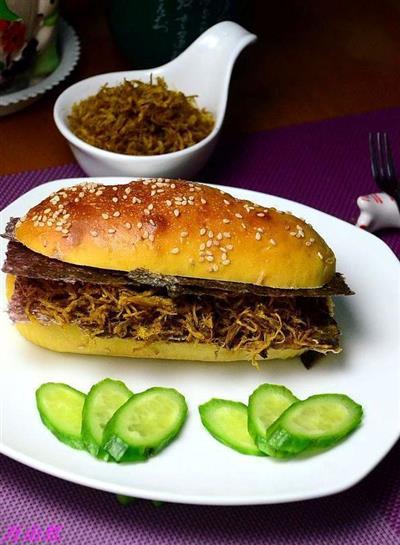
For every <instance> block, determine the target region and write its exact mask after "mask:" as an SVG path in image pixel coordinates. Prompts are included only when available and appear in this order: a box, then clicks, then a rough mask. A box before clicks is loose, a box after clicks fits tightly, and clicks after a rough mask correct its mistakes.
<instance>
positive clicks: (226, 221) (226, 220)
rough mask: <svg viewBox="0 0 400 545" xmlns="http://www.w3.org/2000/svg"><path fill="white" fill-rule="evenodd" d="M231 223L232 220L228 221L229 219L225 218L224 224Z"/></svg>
mask: <svg viewBox="0 0 400 545" xmlns="http://www.w3.org/2000/svg"><path fill="white" fill-rule="evenodd" d="M230 222H231V220H228V219H227V218H224V219H223V220H222V223H230Z"/></svg>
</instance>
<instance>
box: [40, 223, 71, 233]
mask: <svg viewBox="0 0 400 545" xmlns="http://www.w3.org/2000/svg"><path fill="white" fill-rule="evenodd" d="M39 225H40V223H39ZM40 226H41V227H43V225H40ZM61 232H62V233H64V235H66V234H67V233H68V229H61Z"/></svg>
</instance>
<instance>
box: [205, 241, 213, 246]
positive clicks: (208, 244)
mask: <svg viewBox="0 0 400 545" xmlns="http://www.w3.org/2000/svg"><path fill="white" fill-rule="evenodd" d="M212 245H213V241H212V240H211V239H209V240H207V243H206V246H207V248H211V246H212Z"/></svg>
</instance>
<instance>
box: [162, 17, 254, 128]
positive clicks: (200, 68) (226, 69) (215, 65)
mask: <svg viewBox="0 0 400 545" xmlns="http://www.w3.org/2000/svg"><path fill="white" fill-rule="evenodd" d="M256 39H257V36H256V35H255V34H252V33H251V32H248V31H247V30H246V29H244V28H243V27H242V26H240V25H238V24H237V23H234V22H232V21H223V22H222V23H218V24H216V25H214V26H212V27H211V28H209V29H208V30H206V31H205V32H204V33H203V34H202V35H201V36H199V38H197V40H195V41H194V42H193V43H192V44H191V45H190V46H189V47H188V48H187V49H186V50H185V51H184V52H183V53H181V55H179V57H177V58H176V59H174V60H173V61H172V62H170V63H169V64H168V65H165V68H166V67H167V66H168V70H167V72H168V73H169V75H170V76H172V78H171V79H172V80H173V81H174V83H175V85H176V86H177V87H179V88H181V89H182V90H184V91H190V90H191V88H192V89H193V90H194V89H196V94H198V96H199V97H201V102H202V103H204V104H206V105H208V107H210V106H211V107H212V109H213V110H214V112H215V113H216V115H217V118H218V117H223V114H224V112H225V103H226V100H227V94H228V88H229V82H230V78H231V73H232V68H233V65H234V63H235V61H236V59H237V57H238V56H239V54H240V52H241V51H242V50H243V49H244V48H245V47H246V46H247V45H249V44H250V43H252V42H254V41H255V40H256ZM217 122H218V119H217Z"/></svg>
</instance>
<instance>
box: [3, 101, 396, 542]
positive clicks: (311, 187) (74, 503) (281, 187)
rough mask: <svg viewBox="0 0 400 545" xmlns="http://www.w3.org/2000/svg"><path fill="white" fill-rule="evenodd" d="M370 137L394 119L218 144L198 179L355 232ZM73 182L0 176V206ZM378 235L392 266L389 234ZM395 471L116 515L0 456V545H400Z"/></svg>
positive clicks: (329, 124)
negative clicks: (257, 502) (269, 198)
mask: <svg viewBox="0 0 400 545" xmlns="http://www.w3.org/2000/svg"><path fill="white" fill-rule="evenodd" d="M377 130H386V131H388V132H389V134H390V136H391V138H392V140H393V142H400V109H394V110H393V109H392V110H384V111H380V112H372V113H368V114H364V115H361V116H354V117H347V118H340V119H335V120H330V121H323V122H320V123H312V124H307V125H299V126H294V127H288V128H282V129H277V130H273V131H268V132H263V133H257V134H251V135H245V136H241V137H240V138H237V139H235V140H232V141H228V140H224V141H222V142H221V145H220V147H219V152H218V153H216V154H215V155H214V159H213V160H212V161H211V163H210V164H209V166H208V167H207V169H206V170H205V171H204V172H203V173H202V174H201V175H200V176H199V177H198V178H199V179H200V180H202V181H209V182H211V181H214V182H217V183H222V184H226V185H232V186H241V187H246V188H249V189H255V190H258V191H264V192H266V193H272V194H275V195H279V196H282V197H286V198H289V199H294V200H297V201H300V202H302V203H305V204H308V205H310V206H313V207H315V208H319V209H320V210H324V211H326V212H329V213H330V214H333V215H335V216H338V217H340V218H343V219H345V220H348V221H351V222H354V221H355V219H356V217H357V207H356V203H355V201H356V198H357V196H359V195H361V194H366V193H370V192H373V191H376V188H375V186H374V183H373V181H372V180H371V176H370V170H369V160H368V146H367V137H368V132H369V131H377ZM394 152H395V158H396V159H397V162H398V164H399V171H400V153H399V152H398V151H397V148H396V149H395V150H394ZM80 175H83V173H82V171H81V170H80V169H79V167H78V166H76V165H66V166H62V167H57V168H51V169H47V170H45V171H36V172H28V173H26V172H25V173H20V174H14V175H9V176H3V177H0V187H1V193H0V206H1V208H3V207H4V206H5V205H7V204H8V203H10V202H11V201H12V200H14V199H15V198H16V197H17V196H18V195H21V194H22V193H24V192H25V191H27V190H28V189H30V188H32V187H34V186H36V185H39V184H40V183H43V182H45V181H48V180H52V179H57V178H66V177H74V176H80ZM380 236H382V238H383V239H384V240H385V241H386V242H387V243H388V244H389V246H390V247H391V248H392V249H393V251H395V252H396V253H397V255H400V234H399V231H397V232H396V231H387V232H386V233H382V234H380ZM394 417H395V415H394ZM361 455H362V453H361ZM399 460H400V444H397V445H396V446H395V447H394V449H393V450H392V451H391V453H390V454H389V455H388V456H387V457H386V459H385V460H384V461H382V462H381V464H380V465H379V466H378V467H377V468H376V469H375V470H374V471H373V472H372V473H371V474H370V475H369V476H368V477H367V478H366V479H364V481H363V482H362V483H360V484H358V485H356V486H355V487H353V488H352V489H351V490H348V491H346V492H343V493H341V494H338V495H336V496H333V497H330V498H323V499H320V500H311V501H307V502H302V503H293V504H286V505H275V506H258V507H231V508H225V507H212V508H211V507H191V506H182V505H173V504H168V505H164V506H162V507H155V506H154V505H152V503H151V502H148V501H139V502H137V503H135V504H133V505H131V506H129V507H122V506H120V505H119V504H118V503H117V502H116V500H115V497H114V496H113V495H112V494H107V493H103V492H98V491H95V490H91V489H88V488H84V487H80V486H78V485H74V484H70V483H67V482H64V481H61V480H58V479H56V478H54V477H49V476H46V475H43V474H41V473H38V472H36V471H34V470H32V469H29V468H27V467H24V466H22V465H20V464H18V463H16V462H14V461H12V460H9V459H7V458H5V457H4V456H0V544H1V543H24V542H29V541H30V542H31V543H34V542H40V541H39V536H40V535H41V533H40V529H41V530H42V531H43V532H44V534H43V535H42V541H41V542H42V543H44V542H48V543H51V542H59V543H63V544H66V545H69V544H78V545H84V544H88V545H92V544H93V545H94V544H96V545H98V544H99V543H102V544H103V545H112V544H116V545H119V544H121V545H122V544H124V545H125V544H126V545H133V544H137V545H139V544H140V545H181V544H182V545H183V544H196V545H197V544H201V545H217V544H218V545H233V544H235V545H236V544H238V545H250V544H251V545H258V544H259V545H261V544H263V545H294V544H296V545H306V544H307V545H400V463H399ZM310 478H312V475H310ZM32 527H33V528H36V530H34V531H33V532H32V531H31V529H32ZM49 528H50V529H49ZM26 532H28V533H27V534H26ZM35 532H36V536H37V537H36V538H35ZM46 532H47V534H46ZM24 536H25V537H24ZM43 536H44V537H43ZM35 539H36V541H35ZM24 540H25V541H24Z"/></svg>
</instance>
